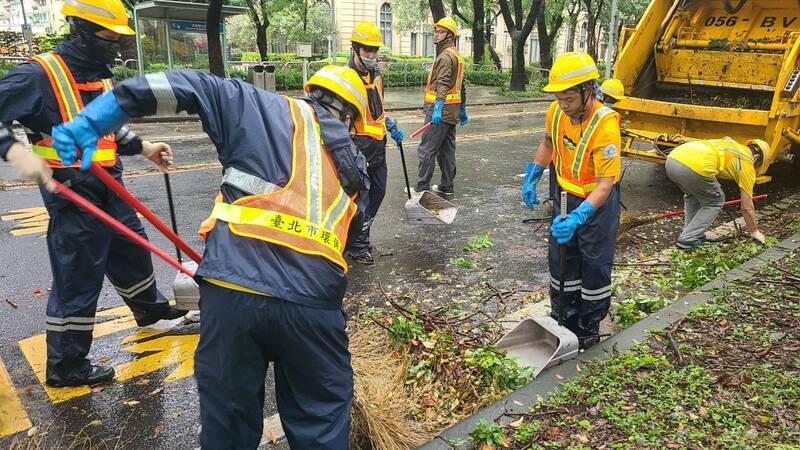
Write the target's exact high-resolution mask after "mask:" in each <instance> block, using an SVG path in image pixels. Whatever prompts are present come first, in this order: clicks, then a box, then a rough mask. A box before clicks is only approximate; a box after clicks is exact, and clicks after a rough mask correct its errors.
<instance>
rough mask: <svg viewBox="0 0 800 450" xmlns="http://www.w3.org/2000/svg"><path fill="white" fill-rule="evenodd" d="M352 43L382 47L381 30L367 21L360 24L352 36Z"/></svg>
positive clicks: (354, 28)
mask: <svg viewBox="0 0 800 450" xmlns="http://www.w3.org/2000/svg"><path fill="white" fill-rule="evenodd" d="M350 42H357V43H359V44H361V45H365V46H367V47H380V46H381V45H383V39H382V37H381V30H380V29H379V28H378V26H377V25H375V24H374V23H372V22H369V21H367V20H365V21H363V22H358V23H357V24H356V26H355V27H353V33H352V34H351V35H350Z"/></svg>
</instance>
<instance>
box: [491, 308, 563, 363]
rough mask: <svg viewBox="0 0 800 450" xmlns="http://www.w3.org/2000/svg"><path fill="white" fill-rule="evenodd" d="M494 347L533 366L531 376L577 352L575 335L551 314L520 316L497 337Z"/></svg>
mask: <svg viewBox="0 0 800 450" xmlns="http://www.w3.org/2000/svg"><path fill="white" fill-rule="evenodd" d="M497 348H498V349H499V350H505V352H506V354H508V355H509V356H516V357H517V358H519V363H520V365H522V366H527V367H531V368H533V372H534V376H536V375H539V372H541V371H542V370H544V369H546V368H548V367H551V366H554V365H556V364H558V363H560V362H561V361H565V360H567V359H572V358H575V357H576V356H578V337H577V336H575V334H574V333H573V332H571V331H570V330H568V329H567V328H566V327H562V326H559V325H558V321H556V320H555V319H553V318H552V317H550V316H545V317H535V318H530V317H529V318H526V319H523V320H522V321H521V322H520V323H519V324H518V325H517V326H516V327H514V329H512V330H511V331H509V332H508V333H507V334H506V335H505V336H503V337H502V338H500V340H499V341H497Z"/></svg>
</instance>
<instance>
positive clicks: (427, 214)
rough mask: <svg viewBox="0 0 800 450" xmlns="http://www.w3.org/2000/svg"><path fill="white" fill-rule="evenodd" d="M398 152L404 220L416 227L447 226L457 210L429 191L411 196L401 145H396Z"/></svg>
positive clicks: (451, 221) (454, 206)
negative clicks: (404, 211)
mask: <svg viewBox="0 0 800 450" xmlns="http://www.w3.org/2000/svg"><path fill="white" fill-rule="evenodd" d="M397 147H398V149H399V150H400V161H401V162H402V163H403V176H404V177H405V180H406V194H408V200H406V204H405V209H406V218H407V219H408V223H410V224H416V225H441V224H445V225H449V224H451V223H453V220H454V219H455V218H456V213H457V212H458V208H456V205H454V204H452V203H450V202H449V201H447V200H445V199H443V198H442V197H439V196H438V195H436V194H434V193H433V192H430V191H423V192H422V193H419V194H416V195H411V187H410V186H409V184H408V169H407V168H406V157H405V153H404V152H403V144H401V143H398V144H397Z"/></svg>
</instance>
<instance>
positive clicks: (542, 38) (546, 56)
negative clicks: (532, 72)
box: [536, 8, 553, 69]
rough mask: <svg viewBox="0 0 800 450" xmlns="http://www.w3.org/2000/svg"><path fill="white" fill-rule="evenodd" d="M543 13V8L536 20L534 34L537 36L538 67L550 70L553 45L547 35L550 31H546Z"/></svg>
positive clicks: (545, 20)
mask: <svg viewBox="0 0 800 450" xmlns="http://www.w3.org/2000/svg"><path fill="white" fill-rule="evenodd" d="M544 13H545V11H544V8H542V11H541V12H540V13H539V16H538V17H537V18H536V32H537V33H538V34H539V67H541V68H542V69H550V68H551V67H553V50H552V48H551V47H552V44H553V43H552V41H551V39H550V34H549V32H551V30H548V29H547V19H546V18H545V15H544Z"/></svg>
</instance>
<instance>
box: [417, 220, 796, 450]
mask: <svg viewBox="0 0 800 450" xmlns="http://www.w3.org/2000/svg"><path fill="white" fill-rule="evenodd" d="M798 248H800V233H796V234H794V235H792V236H790V237H788V238H787V239H784V240H783V241H781V242H780V243H778V244H777V245H775V246H774V247H772V248H771V249H769V250H766V251H764V252H762V253H761V254H759V255H756V256H755V257H753V258H752V259H750V260H749V261H747V262H746V263H744V264H742V265H741V266H739V267H738V268H735V269H732V270H729V271H728V272H726V273H724V274H723V275H721V276H719V277H718V278H717V279H715V280H714V281H711V282H709V283H707V284H705V285H704V286H702V287H700V288H699V289H696V290H694V291H692V292H690V293H688V294H687V295H685V296H684V297H682V298H680V299H678V300H676V301H675V302H674V303H672V304H671V305H669V306H667V307H665V308H663V309H661V310H660V311H657V312H655V313H653V314H651V315H649V316H648V317H646V318H644V319H642V320H641V321H639V322H638V323H636V324H634V325H632V326H631V327H629V328H627V329H625V330H623V331H621V332H620V333H618V334H616V335H614V336H612V337H610V338H609V339H607V340H605V341H603V342H601V343H600V344H598V345H596V346H595V347H593V348H591V349H590V350H588V351H586V352H585V353H582V354H581V355H580V356H579V357H578V358H577V359H574V360H571V361H567V362H565V363H563V364H560V365H558V366H555V367H552V368H550V369H547V370H545V371H543V372H542V373H541V374H540V375H539V376H538V377H537V378H536V379H535V380H534V381H532V382H530V383H529V384H527V385H525V386H523V387H522V388H520V389H518V390H516V391H515V392H513V393H511V394H509V395H508V396H506V397H505V398H503V399H501V400H498V401H497V402H495V403H493V404H491V405H489V406H488V407H486V408H484V409H482V410H481V411H479V412H477V413H476V414H474V415H472V416H470V417H469V418H467V419H465V420H463V421H462V422H460V423H458V424H456V425H454V426H452V427H450V428H449V429H447V430H445V431H443V432H442V433H440V434H439V436H437V437H436V438H434V439H433V440H431V441H430V442H428V443H427V444H425V445H424V446H422V447H420V448H421V449H423V450H452V449H470V448H474V447H475V443H474V442H473V441H472V440H471V438H470V433H472V432H473V430H475V427H476V424H478V422H479V421H481V420H485V421H486V422H487V423H488V424H499V426H500V427H504V426H509V424H510V423H511V422H512V421H514V420H515V419H516V418H518V417H520V418H524V417H533V416H535V417H539V418H541V417H540V416H539V415H537V414H532V413H531V407H533V406H534V405H535V404H537V402H538V401H540V400H541V401H544V400H547V399H549V398H551V397H553V395H554V394H555V393H556V392H557V391H559V390H561V389H563V388H564V385H565V384H566V383H568V382H569V381H571V380H573V379H574V378H576V377H577V376H578V375H579V374H580V373H581V372H587V371H591V368H590V369H587V367H590V364H592V363H593V362H596V360H601V359H604V358H608V357H610V356H612V355H617V354H619V353H621V352H625V351H627V350H631V349H634V348H636V347H637V346H638V345H639V344H640V343H644V342H647V341H648V340H651V339H653V338H654V335H656V334H660V336H662V338H661V339H655V340H657V341H659V342H661V341H662V340H664V339H663V336H669V338H670V340H672V339H674V338H673V333H674V334H675V338H677V339H680V338H681V337H682V336H678V335H677V333H676V329H678V328H679V327H680V326H681V324H682V323H684V321H685V320H687V316H689V315H690V314H691V313H692V312H693V311H694V310H695V309H696V308H698V307H700V306H702V305H706V304H710V303H711V302H713V301H714V300H715V295H714V292H715V291H716V290H718V289H723V288H726V287H733V286H737V285H738V287H739V289H741V284H742V283H743V282H745V283H746V282H747V280H748V279H749V278H751V277H753V276H754V273H758V272H759V271H763V270H765V269H764V268H765V267H767V266H769V265H773V266H774V265H775V263H776V262H778V261H781V260H782V259H784V258H785V257H787V255H789V254H790V253H792V252H793V251H795V250H797V249H798ZM787 320H788V319H787ZM723 322H725V321H723ZM768 322H769V321H768ZM737 325H739V324H736V323H730V324H727V323H726V324H725V325H719V326H722V327H723V329H726V328H727V327H736V326H737ZM779 334H780V333H773V335H775V336H778V335H779ZM780 335H781V336H783V335H782V334H780ZM771 336H772V335H771ZM751 340H753V341H755V342H757V340H756V339H755V338H752V339H751ZM670 342H672V345H673V348H677V347H674V346H675V343H674V342H673V341H666V344H663V343H662V346H663V347H664V348H667V349H669V348H670V346H669V343H670ZM770 342H772V337H771V338H770ZM767 344H768V346H767V350H766V351H763V352H759V353H758V355H760V357H763V356H765V355H766V354H767V353H768V352H769V351H770V349H772V348H773V347H772V345H769V343H767ZM684 351H685V350H684ZM675 353H676V354H677V355H680V351H679V350H675ZM758 355H756V356H758ZM681 358H682V357H681V356H678V360H679V361H680V360H681ZM611 364H613V360H612V362H611ZM723 375H724V374H723ZM717 382H718V383H721V385H722V386H723V387H725V388H731V387H733V386H736V384H734V383H735V380H734V382H731V383H728V382H727V381H725V380H723V381H719V380H717ZM725 383H728V384H725ZM729 385H730V386H729ZM609 400H610V401H609V402H608V403H607V404H608V405H610V404H612V403H613V402H614V401H616V400H615V399H609ZM575 401H579V400H577V399H576V400H575ZM634 407H635V405H634ZM692 407H693V405H686V406H684V407H683V408H682V409H681V410H680V411H684V409H685V410H686V411H688V412H687V413H686V414H688V416H691V415H692V414H689V413H692ZM544 408H545V411H546V412H544V413H541V415H542V416H544V415H547V414H549V412H550V411H549V410H547V407H544ZM709 408H711V406H709ZM550 409H551V410H552V409H553V408H550ZM562 409H568V408H562ZM705 410H706V409H705V408H701V409H700V413H699V414H700V415H701V416H702V414H703V412H704V411H705ZM537 411H538V410H537ZM675 411H676V412H675V414H679V412H678V410H677V409H676V410H675ZM565 414H567V412H564V413H563V414H562V416H563V417H562V418H563V419H570V417H566V415H565ZM595 414H597V412H595ZM599 417H602V416H598V417H595V419H598V418H599ZM761 417H765V416H761ZM541 420H542V421H544V420H545V419H544V418H541ZM575 420H576V421H577V419H575ZM692 420H694V419H692ZM761 420H762V421H764V420H766V419H761ZM769 420H771V419H769ZM519 422H522V420H521V419H520V421H519ZM585 422H586V421H582V425H581V426H583V427H584V429H586V423H585ZM606 422H607V421H606ZM537 423H538V422H537ZM764 423H766V422H764ZM687 426H688V423H687ZM512 428H513V426H512ZM545 428H546V427H545V426H543V428H542V429H545ZM565 428H567V427H566V426H565ZM679 428H680V427H679ZM579 429H580V428H579ZM589 429H591V425H590V426H589ZM529 431H530V430H529ZM678 431H680V429H679V430H678ZM545 432H546V433H547V432H550V434H553V436H550V435H548V436H550V437H551V438H552V439H558V437H557V436H556V435H555V434H554V433H555V431H552V430H549V431H548V430H545ZM558 433H561V431H558ZM562 437H563V438H566V439H571V438H569V437H567V436H566V435H565V436H562ZM574 437H575V440H574V442H575V443H577V442H588V441H584V440H582V439H586V434H584V433H581V434H580V435H577V434H576V435H575V436H574Z"/></svg>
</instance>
